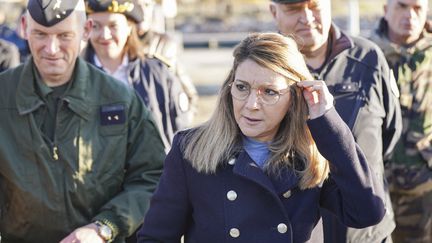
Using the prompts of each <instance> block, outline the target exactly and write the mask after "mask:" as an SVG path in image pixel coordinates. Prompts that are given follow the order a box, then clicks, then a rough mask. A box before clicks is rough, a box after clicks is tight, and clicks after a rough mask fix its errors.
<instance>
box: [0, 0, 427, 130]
mask: <svg viewBox="0 0 432 243" xmlns="http://www.w3.org/2000/svg"><path fill="white" fill-rule="evenodd" d="M331 1H332V11H333V13H332V14H333V20H334V22H335V23H336V24H337V25H338V26H339V27H341V28H342V29H343V30H345V31H348V32H349V33H351V34H353V35H361V36H368V35H369V33H370V31H372V29H373V28H374V27H375V26H376V24H377V21H378V18H379V17H380V16H381V15H382V13H383V5H384V3H385V1H386V0H331ZM26 2H27V1H25V0H0V24H1V26H2V27H3V28H1V29H0V35H2V36H3V35H4V34H5V33H4V32H5V31H13V30H15V29H16V28H17V27H18V25H19V16H20V15H21V13H22V11H23V9H24V8H25V5H26ZM269 2H270V0H177V1H176V0H157V1H156V3H157V5H156V8H155V10H154V12H155V13H154V16H153V23H154V27H153V28H154V29H156V30H157V31H162V32H168V33H169V34H171V35H172V36H174V37H175V39H176V40H177V42H178V47H179V52H178V56H179V62H180V63H181V65H182V66H183V67H184V69H185V70H186V72H187V73H188V74H189V76H190V77H191V78H192V80H193V82H194V84H195V85H196V87H197V90H198V92H199V95H200V101H199V102H198V103H199V107H198V114H197V116H196V119H195V121H194V124H195V125H196V124H199V123H201V122H203V121H205V120H206V119H208V117H209V116H210V114H211V113H212V111H213V109H214V106H215V99H216V94H217V92H218V89H219V87H220V85H221V83H222V82H223V81H224V79H225V77H226V76H227V74H228V71H229V68H230V66H231V64H232V50H233V47H234V46H235V45H236V44H237V43H238V42H239V41H240V40H241V39H243V38H244V37H245V36H246V35H247V34H248V33H251V32H265V31H276V27H275V25H274V23H273V20H272V17H271V15H270V12H269V10H268V5H269ZM429 2H430V3H429V5H430V6H431V4H432V0H430V1H429ZM6 34H7V33H6Z"/></svg>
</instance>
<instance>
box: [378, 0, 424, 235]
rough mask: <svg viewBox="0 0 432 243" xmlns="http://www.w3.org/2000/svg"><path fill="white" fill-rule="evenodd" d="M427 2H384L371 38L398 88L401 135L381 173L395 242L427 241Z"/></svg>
mask: <svg viewBox="0 0 432 243" xmlns="http://www.w3.org/2000/svg"><path fill="white" fill-rule="evenodd" d="M427 11H428V0H388V1H387V4H386V5H385V7H384V12H385V14H384V17H383V18H382V19H381V20H380V23H379V26H378V28H377V29H376V31H375V32H374V33H373V36H372V40H373V41H375V42H376V43H377V44H378V45H379V46H380V47H381V49H382V50H383V52H384V55H385V56H386V58H387V61H388V63H389V65H390V67H391V68H392V69H393V72H394V74H395V77H396V80H397V84H398V86H399V90H400V105H401V107H402V116H403V125H404V126H403V134H402V138H401V140H400V141H399V143H398V144H397V146H396V149H395V153H394V156H393V159H392V160H391V163H389V164H388V166H387V167H388V168H386V172H387V174H388V178H389V185H390V193H391V197H392V202H393V208H394V211H395V219H396V229H395V231H394V233H393V240H394V242H397V243H399V242H416V243H426V242H428V243H430V242H432V35H431V34H430V33H428V31H427V30H426V28H425V22H426V17H427Z"/></svg>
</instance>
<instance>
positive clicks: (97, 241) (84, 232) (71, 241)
mask: <svg viewBox="0 0 432 243" xmlns="http://www.w3.org/2000/svg"><path fill="white" fill-rule="evenodd" d="M97 232H98V230H97V226H96V224H94V223H91V224H88V225H86V226H83V227H80V228H78V229H76V230H75V231H74V232H72V233H71V234H69V235H68V236H67V237H66V238H64V239H63V240H62V241H60V243H104V242H105V241H104V240H103V239H102V238H101V237H100V236H99V234H98V233H97Z"/></svg>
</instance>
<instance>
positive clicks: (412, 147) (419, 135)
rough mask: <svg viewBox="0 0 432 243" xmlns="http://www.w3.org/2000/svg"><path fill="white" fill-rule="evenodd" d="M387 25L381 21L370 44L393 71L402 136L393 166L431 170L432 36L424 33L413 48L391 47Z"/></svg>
mask: <svg viewBox="0 0 432 243" xmlns="http://www.w3.org/2000/svg"><path fill="white" fill-rule="evenodd" d="M387 31H388V26H387V22H386V21H385V20H384V19H382V20H381V22H380V26H379V28H378V29H377V30H376V31H375V33H374V34H373V35H372V40H373V41H374V42H375V43H377V44H378V46H380V47H381V49H382V50H383V52H384V54H385V56H386V59H387V61H388V63H389V66H390V67H391V68H392V69H393V72H394V74H395V77H396V80H397V83H398V86H399V90H400V104H401V108H402V116H403V123H404V124H403V126H404V128H403V134H402V138H401V140H400V141H399V143H398V145H397V146H396V148H395V154H394V156H393V160H392V161H393V162H395V163H396V164H401V165H405V166H410V167H411V166H414V167H416V166H421V165H424V164H425V163H428V164H429V167H430V168H432V143H431V142H432V35H431V34H430V33H428V32H427V31H424V32H423V33H422V36H421V38H420V39H419V40H418V41H417V42H416V43H415V44H414V45H412V46H409V47H404V46H400V45H396V44H394V43H391V42H390V40H389V39H388V37H387Z"/></svg>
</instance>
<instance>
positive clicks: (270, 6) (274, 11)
mask: <svg viewBox="0 0 432 243" xmlns="http://www.w3.org/2000/svg"><path fill="white" fill-rule="evenodd" d="M276 8H277V6H276V4H275V3H270V5H269V10H270V13H271V15H272V16H273V18H274V19H276V11H277V9H276Z"/></svg>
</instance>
